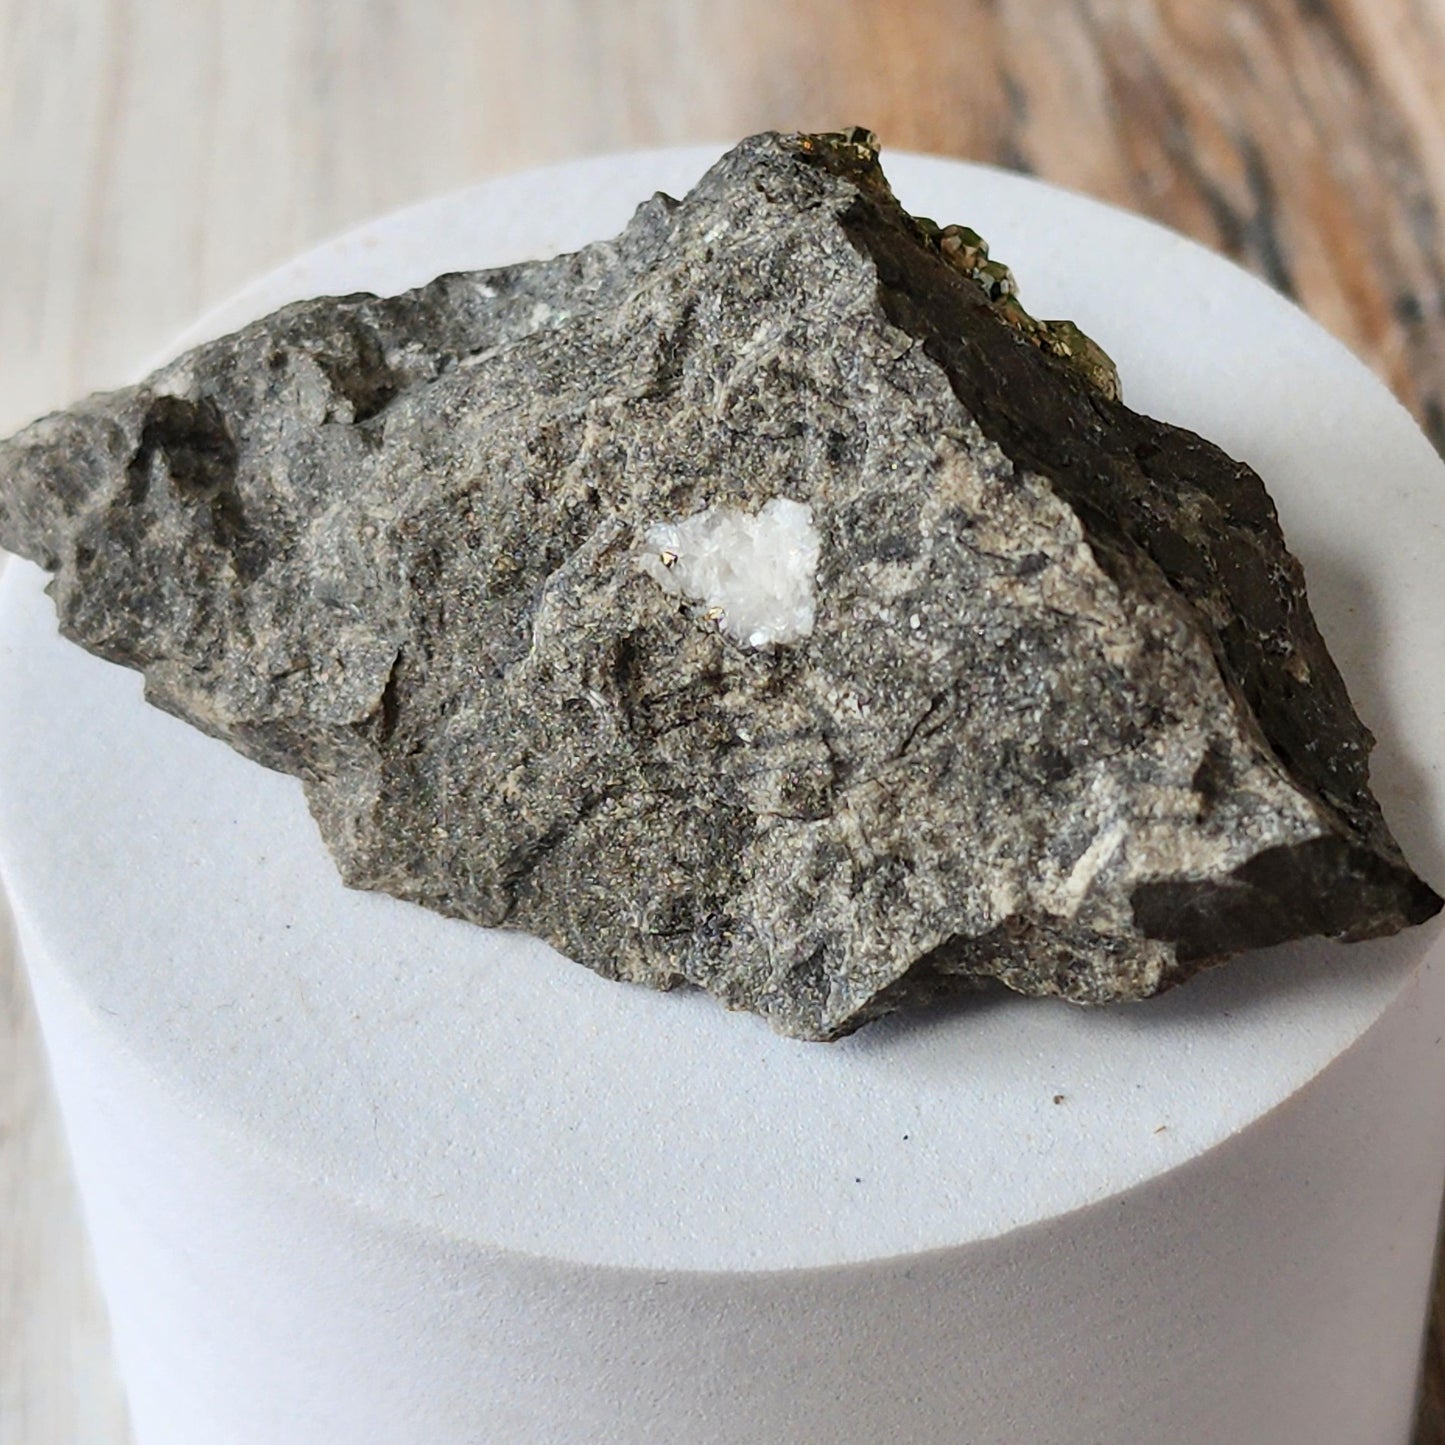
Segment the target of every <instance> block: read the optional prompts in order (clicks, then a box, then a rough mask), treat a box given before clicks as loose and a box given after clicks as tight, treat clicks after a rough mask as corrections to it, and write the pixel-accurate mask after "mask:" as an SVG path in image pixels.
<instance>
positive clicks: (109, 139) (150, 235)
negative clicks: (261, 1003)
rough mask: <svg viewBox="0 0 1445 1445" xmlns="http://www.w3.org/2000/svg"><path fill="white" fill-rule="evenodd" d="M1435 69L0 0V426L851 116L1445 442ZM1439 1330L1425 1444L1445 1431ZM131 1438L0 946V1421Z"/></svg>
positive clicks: (927, 24) (722, 9)
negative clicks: (302, 290) (1085, 228)
mask: <svg viewBox="0 0 1445 1445" xmlns="http://www.w3.org/2000/svg"><path fill="white" fill-rule="evenodd" d="M1442 77H1445V0H1214V3H1201V0H916V3H906V0H736V3H728V0H636V3H603V0H491V3H488V0H233V3H229V4H228V3H223V0H0V433H4V432H8V431H10V430H12V429H13V428H15V427H16V426H18V425H20V424H21V423H23V422H25V421H27V420H28V419H29V418H30V417H31V416H33V415H35V414H37V413H39V412H41V411H44V410H46V409H49V408H52V407H56V406H60V405H63V404H65V403H67V402H69V401H70V400H72V399H74V398H75V397H76V396H78V395H79V394H80V393H82V392H84V391H86V390H88V389H91V388H94V387H98V386H106V385H112V384H117V383H120V382H123V381H125V380H128V379H129V378H130V377H131V376H132V375H133V374H134V373H135V371H136V369H137V368H138V367H139V366H140V365H141V364H142V363H143V362H144V361H145V360H146V359H147V358H149V357H150V356H152V355H153V354H155V353H156V352H158V351H159V350H160V349H161V348H162V347H164V345H165V344H166V342H167V340H168V338H169V337H171V336H172V335H174V334H175V333H176V332H177V331H178V330H179V329H180V328H181V327H182V326H183V325H184V324H186V323H187V322H189V321H190V320H192V319H193V318H194V317H195V315H196V314H197V313H198V312H200V311H201V310H202V309H203V308H204V307H207V306H209V305H210V304H212V303H214V302H215V301H217V300H219V299H220V298H221V297H223V296H224V295H226V294H227V293H228V292H230V291H231V290H233V289H234V288H235V287H236V286H237V285H238V284H240V283H241V282H243V281H245V280H246V279H248V278H249V277H250V276H252V275H254V274H255V273H257V272H259V271H261V270H264V269H265V268H267V267H269V266H271V265H273V264H275V263H277V262H280V261H282V260H283V259H285V258H286V257H287V256H289V255H291V254H293V253H294V252H296V251H297V250H299V249H301V248H303V247H304V246H306V245H308V244H309V243H311V242H313V241H315V240H317V239H319V238H321V237H323V236H325V235H326V234H328V233H331V232H335V231H337V230H340V229H343V228H345V227H347V226H349V225H351V224H352V223H354V222H356V221H358V220H361V219H362V218H364V217H366V216H368V215H371V214H374V213H376V212H378V211H383V210H387V209H390V208H393V207H396V206H399V205H402V204H405V203H406V202H409V201H413V200H416V199H419V198H421V197H423V196H426V195H429V194H433V193H435V192H437V191H441V190H445V189H448V188H451V187H455V186H459V185H463V184H466V183H467V182H470V181H474V180H476V179H479V178H481V177H483V176H486V175H490V174H495V173H497V172H499V171H503V170H513V169H517V168H520V167H523V166H526V165H530V164H533V163H536V162H541V161H547V160H554V159H560V158H564V157H568V156H574V155H581V154H589V153H595V152H600V151H607V150H614V149H621V148H628V147H635V146H647V145H660V144H670V143H675V142H683V141H692V140H698V141H714V140H715V141H718V142H724V141H727V140H731V139H735V138H737V137H739V136H741V135H743V134H745V133H747V132H749V131H753V130H758V129H762V128H765V127H773V126H776V127H780V128H785V129H799V128H825V129H826V128H834V127H837V126H839V125H841V124H845V123H855V122H856V123H860V124H865V125H868V126H870V127H872V128H873V129H875V130H877V131H878V132H879V133H880V134H881V135H882V137H883V139H884V142H885V144H886V145H889V146H894V147H907V148H910V149H915V150H923V151H933V152H939V153H944V154H950V155H958V156H965V157H969V158H973V159H982V160H992V161H998V162H1001V163H1003V164H1006V165H1010V166H1015V167H1019V168H1021V169H1025V170H1029V171H1033V172H1035V173H1037V174H1038V175H1041V176H1044V177H1046V178H1048V179H1050V180H1054V181H1059V182H1062V183H1063V184H1065V185H1069V186H1072V187H1075V188H1077V189H1080V190H1084V191H1088V192H1091V193H1093V194H1095V195H1097V196H1101V197H1103V198H1105V199H1108V200H1112V201H1117V202H1120V203H1122V204H1124V205H1126V206H1129V207H1131V208H1133V209H1135V210H1139V211H1143V212H1145V213H1147V214H1149V215H1152V216H1155V217H1157V218H1159V219H1161V220H1163V221H1166V222H1168V223H1170V224H1171V225H1174V226H1176V227H1178V228H1180V229H1182V230H1184V231H1187V232H1189V233H1190V234H1192V235H1194V236H1196V237H1198V238H1199V239H1201V240H1203V241H1205V242H1206V243H1208V244H1209V245H1211V246H1214V247H1216V248H1217V249H1219V250H1222V251H1224V252H1225V253H1227V254H1229V255H1231V256H1234V257H1236V258H1238V259H1239V260H1241V261H1242V262H1243V263H1244V264H1245V265H1247V266H1249V267H1250V268H1251V269H1253V270H1255V271H1257V272H1259V273H1260V274H1261V275H1263V276H1265V277H1266V278H1267V279H1268V280H1270V281H1271V282H1272V283H1273V284H1274V285H1276V286H1277V287H1279V288H1280V289H1282V290H1284V291H1286V292H1288V293H1289V294H1290V295H1292V296H1294V297H1295V298H1297V299H1298V300H1299V301H1300V302H1301V304H1302V305H1304V306H1305V307H1306V308H1307V309H1308V310H1309V311H1311V312H1312V313H1313V314H1314V315H1315V316H1316V317H1317V318H1318V319H1319V320H1320V321H1321V322H1323V323H1324V325H1325V326H1327V327H1328V328H1329V329H1330V330H1332V331H1333V332H1334V333H1335V334H1336V335H1337V336H1339V337H1340V338H1341V339H1343V340H1344V341H1345V342H1346V343H1347V344H1348V345H1349V346H1351V347H1352V348H1353V349H1354V350H1355V351H1356V352H1358V353H1359V354H1360V355H1361V356H1363V357H1364V358H1365V359H1366V360H1367V361H1368V362H1369V363H1370V364H1371V365H1373V366H1374V367H1375V368H1376V370H1377V371H1378V372H1379V373H1380V374H1381V375H1382V376H1383V377H1384V378H1385V379H1386V381H1387V382H1388V383H1389V384H1390V386H1391V387H1393V389H1394V390H1395V392H1396V394H1397V395H1398V396H1399V397H1400V399H1401V400H1402V401H1403V402H1404V403H1405V405H1406V406H1407V407H1409V408H1410V409H1411V410H1412V411H1413V412H1414V414H1415V415H1416V417H1417V418H1419V420H1420V422H1421V424H1422V425H1423V426H1424V427H1425V429H1426V430H1427V432H1429V434H1430V435H1431V436H1432V438H1433V439H1434V440H1435V442H1436V444H1437V445H1439V446H1441V447H1442V448H1445V245H1442V239H1445V238H1442V217H1445V80H1442ZM958 219H963V220H966V219H967V218H966V217H960V218H958ZM1082 261H1083V262H1084V263H1086V262H1087V258H1082ZM1438 1313H1439V1311H1438V1309H1437V1314H1438ZM1442 1344H1445V1342H1442V1337H1441V1334H1440V1332H1439V1329H1438V1325H1437V1328H1436V1329H1434V1330H1432V1334H1431V1339H1430V1343H1429V1348H1428V1351H1427V1369H1426V1385H1425V1389H1424V1391H1423V1396H1422V1398H1423V1408H1422V1412H1421V1422H1420V1427H1419V1433H1418V1436H1417V1445H1445V1354H1442ZM127 1438H128V1437H127V1434H126V1427H125V1424H124V1418H123V1410H122V1406H121V1401H120V1392H119V1390H118V1389H117V1387H116V1384H115V1381H114V1378H113V1372H112V1370H111V1367H110V1363H109V1357H108V1353H107V1346H106V1341H105V1332H104V1323H103V1313H102V1311H101V1309H100V1306H99V1304H98V1302H97V1299H96V1296H95V1293H94V1289H93V1285H92V1283H91V1279H90V1275H89V1272H88V1266H87V1264H86V1259H85V1248H84V1244H83V1235H82V1232H81V1230H80V1227H79V1224H78V1220H77V1214H76V1208H75V1203H74V1199H73V1196H72V1191H71V1189H70V1185H69V1181H68V1176H67V1169H66V1164H65V1159H64V1151H63V1147H62V1144H61V1142H60V1135H59V1132H58V1129H57V1125H56V1121H55V1116H54V1110H53V1105H52V1103H51V1100H50V1096H49V1092H48V1085H47V1083H46V1080H45V1072H44V1067H43V1063H42V1056H41V1051H40V1048H39V1045H38V1041H37V1037H36V1031H35V1027H34V1022H33V1017H32V1014H31V1011H30V1008H29V1003H28V998H27V995H26V992H25V987H24V985H23V982H22V981H21V979H20V976H19V974H18V972H17V970H16V969H15V968H14V965H13V961H12V958H11V954H10V952H9V951H8V950H7V949H6V947H5V946H4V944H3V943H0V1445H122V1442H124V1441H125V1440H126V1439H127ZM197 1445H203V1442H197ZM258 1445H260V1442H258ZM1261 1445H1266V1442H1261ZM1267 1445H1276V1442H1267ZM1277 1445H1287V1442H1277Z"/></svg>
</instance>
